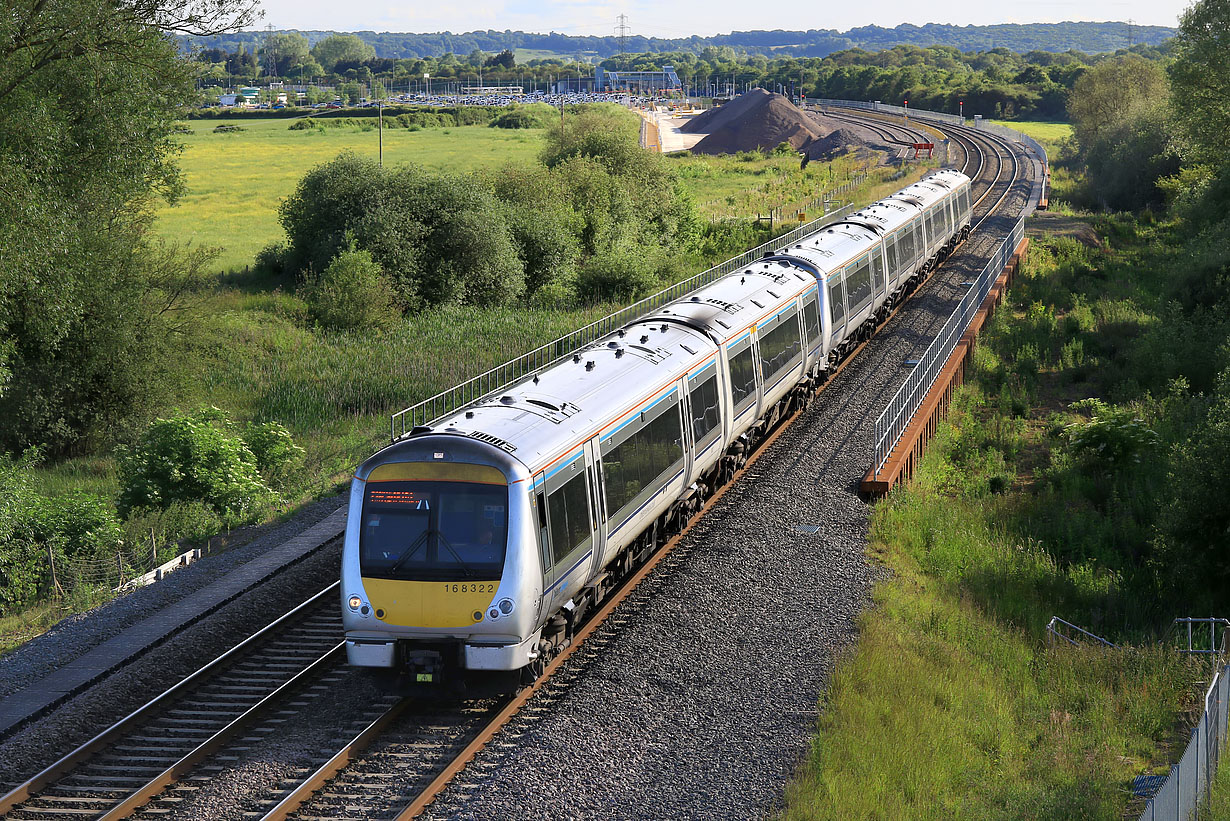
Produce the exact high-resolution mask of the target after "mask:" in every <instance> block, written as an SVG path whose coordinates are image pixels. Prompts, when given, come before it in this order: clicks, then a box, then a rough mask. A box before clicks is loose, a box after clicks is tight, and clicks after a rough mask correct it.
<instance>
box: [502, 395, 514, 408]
mask: <svg viewBox="0 0 1230 821" xmlns="http://www.w3.org/2000/svg"><path fill="white" fill-rule="evenodd" d="M516 401H517V400H516V399H515V398H513V397H512V396H509V395H507V394H505V395H504V396H501V397H500V404H501V405H511V404H513V403H514V402H516Z"/></svg>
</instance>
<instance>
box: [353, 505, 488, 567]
mask: <svg viewBox="0 0 1230 821" xmlns="http://www.w3.org/2000/svg"><path fill="white" fill-rule="evenodd" d="M507 542H508V487H507V486H506V485H494V484H480V483H478V482H432V481H407V482H372V483H369V484H368V485H367V488H366V489H365V491H364V498H363V529H362V532H361V534H360V536H359V568H360V572H361V573H362V574H363V575H364V576H369V577H374V578H380V579H407V580H412V581H464V580H466V579H486V580H490V579H498V578H500V577H501V576H502V575H503V571H504V552H505V548H506V546H507Z"/></svg>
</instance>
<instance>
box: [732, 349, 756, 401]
mask: <svg viewBox="0 0 1230 821" xmlns="http://www.w3.org/2000/svg"><path fill="white" fill-rule="evenodd" d="M755 395H756V365H755V363H754V362H753V361H752V346H751V345H748V346H747V347H746V348H744V349H743V350H742V351H741V352H739V353H737V354H735V355H734V356H732V357H731V358H730V403H731V405H733V406H734V407H736V408H737V407H739V405H741V404H742V403H743V402H744V401H745V400H746V399H748V398H749V397H753V396H755Z"/></svg>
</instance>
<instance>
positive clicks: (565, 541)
mask: <svg viewBox="0 0 1230 821" xmlns="http://www.w3.org/2000/svg"><path fill="white" fill-rule="evenodd" d="M588 497H589V492H588V491H587V489H586V487H585V472H584V471H580V472H578V473H577V475H576V476H573V477H572V478H571V479H569V480H568V481H567V482H565V483H564V484H563V485H562V486H560V487H558V488H556V489H555V491H554V492H553V493H551V495H549V496H548V497H547V509H548V519H549V520H550V527H551V553H552V558H553V559H554V561H555V562H556V564H558V563H559V562H562V561H563V560H564V559H566V558H567V557H568V554H569V553H571V552H572V551H574V550H576V549H577V548H578V547H580V546H581V545H582V544H583V543H584V542H585V540H586V539H588V538H589V536H590V521H589V498H588Z"/></svg>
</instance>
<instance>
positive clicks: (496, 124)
mask: <svg viewBox="0 0 1230 821" xmlns="http://www.w3.org/2000/svg"><path fill="white" fill-rule="evenodd" d="M490 127H491V128H542V127H543V122H542V118H540V117H538V116H536V115H535V114H534V113H533V112H531V111H526V110H524V109H513V110H512V111H505V112H504V113H503V114H501V115H499V116H498V117H496V118H495V119H494V120H492V121H491V126H490Z"/></svg>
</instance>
